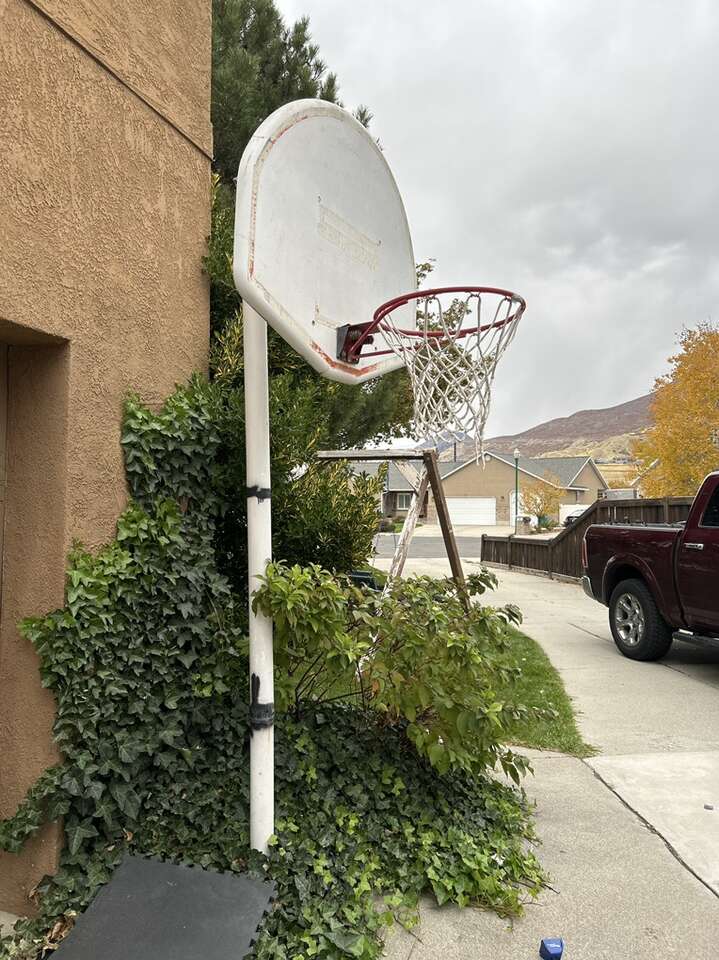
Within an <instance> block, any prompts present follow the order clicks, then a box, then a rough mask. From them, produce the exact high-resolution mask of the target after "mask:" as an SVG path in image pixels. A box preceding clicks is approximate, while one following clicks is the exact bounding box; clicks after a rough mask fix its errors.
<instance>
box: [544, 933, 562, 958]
mask: <svg viewBox="0 0 719 960" xmlns="http://www.w3.org/2000/svg"><path fill="white" fill-rule="evenodd" d="M563 953H564V940H562V938H561V937H545V939H544V940H542V942H541V943H540V944H539V956H540V957H542V960H556V958H559V957H561V956H562V954H563Z"/></svg>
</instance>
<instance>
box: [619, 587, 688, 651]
mask: <svg viewBox="0 0 719 960" xmlns="http://www.w3.org/2000/svg"><path fill="white" fill-rule="evenodd" d="M609 626H610V628H611V631H612V636H613V637H614V642H615V643H616V645H617V648H618V649H619V651H620V652H621V653H623V654H624V656H625V657H629V659H630V660H660V659H661V658H662V657H663V656H664V655H665V654H666V653H667V651H668V650H669V648H670V647H671V645H672V631H671V628H670V627H669V625H668V623H667V622H666V620H665V619H664V617H662V615H661V613H659V610H658V608H657V605H656V603H655V602H654V597H653V596H652V594H651V592H650V590H649V588H648V587H647V585H646V584H645V583H644V582H643V581H642V580H622V581H621V583H618V584H617V586H616V587H615V588H614V590H613V591H612V596H611V598H610V600H609Z"/></svg>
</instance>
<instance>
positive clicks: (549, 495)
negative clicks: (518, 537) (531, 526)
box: [519, 473, 564, 520]
mask: <svg viewBox="0 0 719 960" xmlns="http://www.w3.org/2000/svg"><path fill="white" fill-rule="evenodd" d="M543 481H546V483H545V482H543ZM563 493H564V491H563V490H562V486H561V480H560V479H559V477H557V476H555V475H554V474H552V473H545V474H543V480H539V479H537V480H527V481H524V480H522V482H521V485H520V494H519V495H520V500H521V505H522V510H524V512H525V513H529V514H532V515H534V516H535V517H550V518H552V519H555V520H556V518H557V516H558V514H559V505H560V504H561V502H562V498H563Z"/></svg>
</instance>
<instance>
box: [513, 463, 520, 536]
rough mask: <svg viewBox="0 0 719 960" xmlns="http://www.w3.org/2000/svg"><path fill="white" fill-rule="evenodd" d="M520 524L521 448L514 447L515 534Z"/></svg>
mask: <svg viewBox="0 0 719 960" xmlns="http://www.w3.org/2000/svg"><path fill="white" fill-rule="evenodd" d="M518 524H519V449H518V448H517V447H515V449H514V535H515V537H516V536H517V527H518Z"/></svg>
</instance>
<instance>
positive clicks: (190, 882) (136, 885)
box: [55, 857, 274, 960]
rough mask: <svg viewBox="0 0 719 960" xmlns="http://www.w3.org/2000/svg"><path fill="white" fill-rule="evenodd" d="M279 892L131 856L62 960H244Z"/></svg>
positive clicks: (71, 937)
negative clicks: (275, 892)
mask: <svg viewBox="0 0 719 960" xmlns="http://www.w3.org/2000/svg"><path fill="white" fill-rule="evenodd" d="M273 894H274V888H273V886H272V884H270V883H264V882H262V881H261V880H253V879H251V878H250V877H247V876H245V875H244V874H237V873H217V872H215V871H212V870H203V869H202V868H201V867H184V866H179V865H177V864H174V863H163V862H162V861H160V860H149V859H148V860H146V859H144V858H142V857H127V858H126V859H125V860H123V862H122V863H121V864H120V866H119V867H118V868H117V870H116V871H115V873H114V874H113V876H112V879H111V880H110V882H109V883H108V884H106V886H104V887H103V888H102V890H100V892H99V893H98V895H97V896H96V897H95V899H94V901H93V902H92V903H91V904H90V906H89V907H88V908H87V910H86V911H85V913H83V914H82V915H81V916H80V917H78V919H77V923H76V924H75V927H74V929H73V930H72V931H71V932H70V933H69V934H68V936H67V937H66V938H65V940H63V942H62V943H61V944H60V946H59V948H58V949H57V950H56V952H55V956H56V957H58V958H61V960H235V958H236V960H241V958H242V957H244V956H246V954H247V953H248V952H249V949H250V947H251V945H252V943H253V941H254V939H255V936H256V933H257V927H258V926H259V924H260V921H261V920H262V917H263V915H264V913H265V911H266V910H267V909H268V906H269V904H270V901H271V899H272V896H273Z"/></svg>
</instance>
